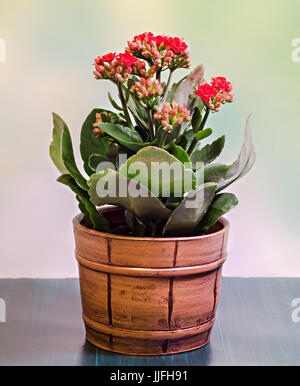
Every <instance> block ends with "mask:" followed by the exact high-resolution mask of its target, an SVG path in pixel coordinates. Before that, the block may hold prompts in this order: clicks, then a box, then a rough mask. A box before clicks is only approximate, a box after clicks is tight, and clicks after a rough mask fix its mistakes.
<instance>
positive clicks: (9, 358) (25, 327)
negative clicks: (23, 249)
mask: <svg viewBox="0 0 300 386" xmlns="http://www.w3.org/2000/svg"><path fill="white" fill-rule="evenodd" d="M1 298H2V299H3V300H4V301H5V303H6V323H1V322H0V365H71V366H72V365H90V366H109V365H110V366H112V365H116V366H128V365H136V366H141V365H145V366H147V365H153V366H156V365H157V366H158V365H160V366H177V365H180V366H185V365H189V366H203V365H274V366H275V365H300V323H296V322H295V320H294V321H293V318H292V312H293V307H292V301H293V299H297V298H298V299H299V298H300V279H293V278H289V279H286V278H253V279H240V278H223V281H222V294H221V299H220V303H219V307H218V312H217V321H216V325H215V327H214V329H213V333H212V336H211V343H210V344H209V345H207V346H206V347H204V348H202V349H199V350H195V351H192V352H189V353H185V354H177V355H171V356H165V357H159V356H157V357H137V356H126V355H119V354H114V353H110V352H107V351H104V350H101V349H96V348H95V347H93V346H92V345H90V344H89V343H87V342H85V334H84V326H83V323H82V320H81V305H80V294H79V286H78V280H77V279H63V280H41V279H38V280H33V279H15V280H14V279H2V280H0V299H1ZM2 304H3V302H2ZM2 311H3V310H2ZM295 313H297V311H295V310H294V314H295ZM2 314H3V312H2ZM299 316H300V312H299ZM2 318H3V315H2Z"/></svg>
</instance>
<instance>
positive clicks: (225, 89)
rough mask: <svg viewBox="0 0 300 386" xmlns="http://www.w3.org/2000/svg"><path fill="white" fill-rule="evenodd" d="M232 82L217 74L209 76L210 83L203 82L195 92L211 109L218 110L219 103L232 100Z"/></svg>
mask: <svg viewBox="0 0 300 386" xmlns="http://www.w3.org/2000/svg"><path fill="white" fill-rule="evenodd" d="M231 91H232V84H231V83H230V82H228V81H227V79H226V78H225V77H222V76H219V77H215V78H211V81H210V83H207V82H204V83H202V84H201V85H200V86H199V88H198V89H197V90H196V91H195V93H196V94H197V95H198V96H199V97H200V98H201V99H202V100H203V102H205V103H206V105H207V106H208V107H209V108H210V110H212V112H217V111H219V110H220V107H221V104H225V103H230V102H232V101H233V94H232V92H231Z"/></svg>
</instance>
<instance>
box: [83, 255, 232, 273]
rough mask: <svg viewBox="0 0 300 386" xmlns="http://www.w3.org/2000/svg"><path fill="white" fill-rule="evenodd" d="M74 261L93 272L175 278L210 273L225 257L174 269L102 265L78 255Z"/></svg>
mask: <svg viewBox="0 0 300 386" xmlns="http://www.w3.org/2000/svg"><path fill="white" fill-rule="evenodd" d="M76 259H77V260H78V262H79V264H81V265H84V266H85V267H87V268H90V269H92V270H94V271H99V272H106V273H111V274H115V275H121V276H125V277H127V276H133V277H135V276H139V277H172V276H174V277H176V276H191V275H197V274H200V273H204V272H210V271H213V270H215V269H217V268H219V267H220V266H221V265H222V264H223V263H224V262H225V260H226V255H225V256H223V257H222V258H220V259H219V260H216V261H213V262H212V263H208V264H202V265H198V266H191V267H175V268H137V267H124V266H117V265H111V264H102V263H96V262H93V261H90V260H88V259H86V258H84V257H82V256H80V255H78V254H76Z"/></svg>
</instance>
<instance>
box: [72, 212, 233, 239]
mask: <svg viewBox="0 0 300 386" xmlns="http://www.w3.org/2000/svg"><path fill="white" fill-rule="evenodd" d="M119 209H120V207H117V206H107V207H104V208H102V210H101V211H102V212H107V211H111V210H114V211H116V210H119ZM82 219H83V214H82V213H80V214H78V215H77V216H75V217H74V218H73V227H74V229H78V230H81V231H82V232H85V233H89V234H91V235H93V236H98V237H99V236H100V237H106V238H110V239H116V240H132V241H156V242H166V241H176V240H180V241H192V240H204V239H210V238H212V237H215V236H217V235H221V234H224V233H226V232H227V231H228V230H229V227H230V223H229V221H228V220H227V219H226V218H225V217H221V218H219V220H218V221H217V223H220V224H221V225H222V229H220V230H219V231H216V232H213V233H210V234H208V235H201V236H183V237H135V236H123V235H116V234H113V233H107V232H101V231H96V230H94V229H90V228H88V227H86V226H85V225H82V224H81V221H82Z"/></svg>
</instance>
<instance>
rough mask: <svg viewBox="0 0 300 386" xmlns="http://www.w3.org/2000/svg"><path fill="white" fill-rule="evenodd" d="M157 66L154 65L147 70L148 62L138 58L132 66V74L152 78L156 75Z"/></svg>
mask: <svg viewBox="0 0 300 386" xmlns="http://www.w3.org/2000/svg"><path fill="white" fill-rule="evenodd" d="M157 68H158V67H157V66H155V65H152V66H150V68H149V70H148V71H147V70H146V63H145V62H144V61H142V60H139V59H138V60H137V61H136V62H135V63H134V64H133V66H132V74H133V75H138V76H142V77H144V78H152V77H153V76H154V75H155V73H156V71H157Z"/></svg>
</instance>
